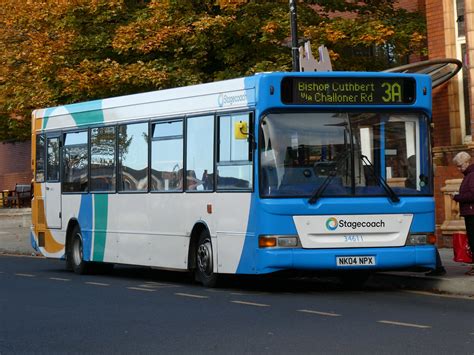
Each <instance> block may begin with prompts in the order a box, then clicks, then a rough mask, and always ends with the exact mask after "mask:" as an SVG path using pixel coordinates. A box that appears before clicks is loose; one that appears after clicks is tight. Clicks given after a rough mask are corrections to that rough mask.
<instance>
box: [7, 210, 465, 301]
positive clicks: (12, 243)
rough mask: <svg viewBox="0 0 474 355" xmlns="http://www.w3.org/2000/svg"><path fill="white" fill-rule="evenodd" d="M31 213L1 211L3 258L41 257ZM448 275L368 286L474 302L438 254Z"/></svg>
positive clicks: (398, 275) (383, 278) (447, 258)
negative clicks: (35, 245)
mask: <svg viewBox="0 0 474 355" xmlns="http://www.w3.org/2000/svg"><path fill="white" fill-rule="evenodd" d="M30 221H31V209H29V208H20V209H9V208H0V254H17V255H18V254H20V255H33V256H38V257H39V255H38V254H37V253H36V252H35V251H34V250H33V249H32V247H31V245H30ZM439 252H440V256H441V260H442V262H443V265H444V267H445V269H446V271H447V272H446V275H443V276H426V275H425V273H419V272H381V273H377V274H375V275H373V276H372V277H371V279H370V281H369V285H383V286H388V287H395V288H403V289H410V290H418V291H427V292H437V293H446V294H454V295H463V296H468V297H473V298H474V276H466V275H465V274H464V273H465V272H466V271H468V270H470V265H469V264H462V263H457V262H454V261H453V250H452V249H450V248H443V249H440V250H439Z"/></svg>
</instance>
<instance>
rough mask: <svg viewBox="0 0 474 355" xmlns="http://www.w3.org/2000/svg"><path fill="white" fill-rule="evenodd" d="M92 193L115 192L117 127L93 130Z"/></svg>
mask: <svg viewBox="0 0 474 355" xmlns="http://www.w3.org/2000/svg"><path fill="white" fill-rule="evenodd" d="M91 191H104V192H109V191H115V127H100V128H92V129H91Z"/></svg>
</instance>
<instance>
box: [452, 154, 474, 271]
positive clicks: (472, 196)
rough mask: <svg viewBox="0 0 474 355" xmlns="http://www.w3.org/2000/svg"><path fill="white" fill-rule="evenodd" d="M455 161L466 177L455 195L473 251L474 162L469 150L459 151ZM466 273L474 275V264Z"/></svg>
mask: <svg viewBox="0 0 474 355" xmlns="http://www.w3.org/2000/svg"><path fill="white" fill-rule="evenodd" d="M453 163H454V164H456V167H457V168H458V170H459V171H460V172H462V173H463V174H464V178H463V180H462V182H461V186H460V187H459V193H458V194H456V195H454V196H453V199H454V201H456V202H459V211H460V214H461V216H463V217H464V223H465V224H466V233H467V238H468V240H469V247H470V248H471V251H472V250H474V164H471V156H470V155H469V153H467V152H459V153H458V154H456V156H455V157H454V158H453ZM466 275H469V276H474V266H472V265H471V270H469V271H468V272H466Z"/></svg>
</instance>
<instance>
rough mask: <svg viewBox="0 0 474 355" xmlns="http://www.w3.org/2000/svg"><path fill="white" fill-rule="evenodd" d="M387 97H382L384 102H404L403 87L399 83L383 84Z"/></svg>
mask: <svg viewBox="0 0 474 355" xmlns="http://www.w3.org/2000/svg"><path fill="white" fill-rule="evenodd" d="M382 87H383V88H384V89H385V91H384V93H385V95H384V96H382V100H383V101H384V102H402V87H401V86H400V84H398V83H393V84H390V83H382Z"/></svg>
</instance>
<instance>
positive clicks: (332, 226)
mask: <svg viewBox="0 0 474 355" xmlns="http://www.w3.org/2000/svg"><path fill="white" fill-rule="evenodd" d="M337 227H340V228H350V229H357V228H385V222H384V221H383V220H382V219H381V220H379V221H346V220H345V219H340V220H337V219H336V218H335V217H329V218H328V219H327V220H326V229H327V230H330V231H335V230H336V229H337Z"/></svg>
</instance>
